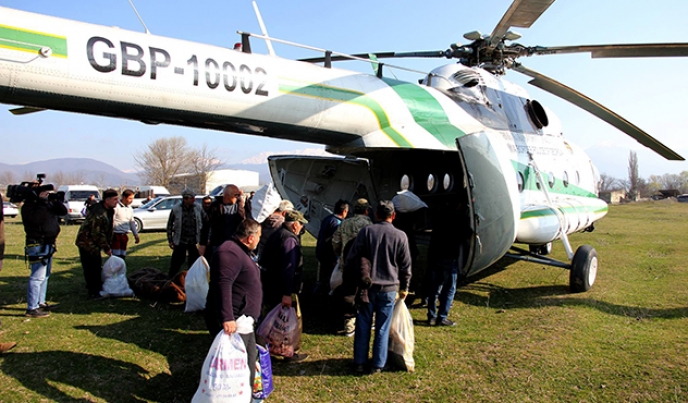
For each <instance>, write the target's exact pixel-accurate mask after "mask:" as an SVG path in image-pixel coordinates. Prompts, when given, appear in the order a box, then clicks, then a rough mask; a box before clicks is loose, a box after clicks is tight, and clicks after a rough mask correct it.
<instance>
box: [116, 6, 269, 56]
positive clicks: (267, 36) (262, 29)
mask: <svg viewBox="0 0 688 403" xmlns="http://www.w3.org/2000/svg"><path fill="white" fill-rule="evenodd" d="M130 1H131V0H130ZM252 3H253V10H255V12H256V18H258V25H260V30H261V31H262V32H263V36H264V37H266V38H269V37H270V35H268V30H267V29H265V24H264V23H263V17H261V16H260V11H258V4H257V3H256V2H255V1H253V2H252ZM265 44H266V45H267V46H268V53H269V54H270V56H275V50H274V49H273V48H272V42H270V40H269V39H265Z"/></svg>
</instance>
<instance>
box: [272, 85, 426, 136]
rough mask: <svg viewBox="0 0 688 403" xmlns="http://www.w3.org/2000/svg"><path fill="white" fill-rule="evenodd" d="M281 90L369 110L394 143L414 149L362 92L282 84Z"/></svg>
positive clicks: (384, 114)
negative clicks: (346, 103)
mask: <svg viewBox="0 0 688 403" xmlns="http://www.w3.org/2000/svg"><path fill="white" fill-rule="evenodd" d="M279 89H280V92H283V93H286V94H291V95H300V96H306V97H312V98H319V99H326V100H329V101H334V102H348V103H352V104H356V105H359V106H362V107H364V108H367V109H369V110H370V111H371V112H372V113H373V115H374V116H375V118H376V119H377V121H378V123H379V125H380V130H382V131H383V132H384V133H385V134H387V136H389V138H390V139H391V140H392V141H393V142H394V143H396V144H397V145H398V146H399V147H405V148H412V147H413V146H412V145H411V143H409V142H408V141H407V140H406V139H405V138H404V136H402V135H401V133H399V132H398V131H397V130H395V129H394V128H392V127H391V126H390V122H389V117H388V116H387V113H385V111H384V109H383V108H382V105H380V104H379V103H378V102H377V101H375V100H374V99H372V98H370V97H369V96H368V95H366V94H364V93H362V92H356V91H351V90H346V89H343V88H335V87H329V86H326V85H322V84H310V85H304V86H295V85H287V84H280V86H279Z"/></svg>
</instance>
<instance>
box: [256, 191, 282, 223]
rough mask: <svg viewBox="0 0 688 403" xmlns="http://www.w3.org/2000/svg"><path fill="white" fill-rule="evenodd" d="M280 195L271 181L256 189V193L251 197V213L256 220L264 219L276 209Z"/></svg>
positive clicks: (279, 201)
mask: <svg viewBox="0 0 688 403" xmlns="http://www.w3.org/2000/svg"><path fill="white" fill-rule="evenodd" d="M281 202H282V197H281V196H280V194H279V192H278V191H277V189H275V187H274V186H273V185H272V183H268V184H267V185H265V186H263V187H262V188H260V189H258V190H256V194H254V195H253V199H251V215H252V216H253V218H254V219H255V220H256V221H258V222H263V221H265V219H266V218H268V216H269V215H270V214H272V213H274V212H275V210H277V208H278V207H279V205H280V203H281Z"/></svg>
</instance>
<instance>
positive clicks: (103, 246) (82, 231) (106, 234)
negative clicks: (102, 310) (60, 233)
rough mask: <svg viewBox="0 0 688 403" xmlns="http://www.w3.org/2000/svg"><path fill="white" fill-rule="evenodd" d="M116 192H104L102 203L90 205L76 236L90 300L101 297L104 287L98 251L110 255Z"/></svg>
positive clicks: (101, 262) (116, 198) (111, 190)
mask: <svg viewBox="0 0 688 403" xmlns="http://www.w3.org/2000/svg"><path fill="white" fill-rule="evenodd" d="M117 202H118V197H117V191H116V190H114V189H107V190H106V191H104V192H103V200H102V201H101V202H99V203H96V204H94V205H93V206H91V209H90V210H89V213H88V215H87V216H86V220H85V221H84V223H83V224H81V228H79V233H77V235H76V246H78V247H79V257H81V266H82V267H83V269H84V279H85V280H86V289H87V290H88V297H89V298H90V299H97V298H100V291H101V289H102V288H103V281H102V279H101V271H102V267H103V260H102V258H101V256H100V252H101V251H103V252H104V253H105V254H106V255H108V256H112V249H111V248H110V242H111V241H112V228H113V216H114V214H115V206H116V205H117Z"/></svg>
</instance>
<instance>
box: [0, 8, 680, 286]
mask: <svg viewBox="0 0 688 403" xmlns="http://www.w3.org/2000/svg"><path fill="white" fill-rule="evenodd" d="M553 2H554V0H515V1H514V2H513V3H512V4H511V6H510V7H509V9H508V10H507V11H506V13H505V14H504V16H503V17H502V19H501V20H500V21H499V23H498V24H497V26H496V27H495V28H494V29H493V30H492V31H491V33H490V34H482V33H480V32H478V31H472V32H469V33H467V34H465V35H464V37H465V39H466V40H468V41H469V42H468V43H466V44H463V45H461V44H453V45H450V46H448V47H447V48H446V49H439V50H432V51H426V50H424V51H417V52H375V53H356V54H344V53H341V52H336V51H333V50H329V49H319V48H314V47H309V46H307V45H300V44H295V43H291V42H288V41H284V40H280V39H277V38H272V37H269V36H268V35H266V33H263V34H252V33H247V32H240V35H241V45H240V46H239V47H237V48H235V49H229V48H223V47H218V46H210V45H204V44H200V43H193V42H188V41H184V40H179V39H172V38H166V37H162V36H156V35H152V34H150V33H139V32H133V31H128V30H123V29H119V28H116V27H105V26H100V25H93V24H88V23H82V22H77V21H71V20H66V19H61V18H56V17H50V16H46V15H42V14H36V13H29V12H24V11H19V10H13V9H9V8H3V7H0V27H1V29H0V102H1V103H6V104H13V105H18V106H19V107H18V108H15V109H13V110H12V112H13V113H14V114H15V115H22V114H29V113H33V112H37V111H41V110H45V109H52V110H60V111H67V112H77V113H86V114H92V115H99V116H109V117H115V118H124V119H131V120H137V121H141V122H143V123H146V124H172V125H181V126H191V127H198V128H205V129H211V130H219V131H226V132H235V133H244V134H249V135H256V136H266V137H274V138H281V139H292V140H298V141H303V142H312V143H317V144H323V145H325V146H326V148H327V151H329V152H331V153H333V154H337V155H339V156H340V157H339V158H323V157H320V158H315V157H313V158H308V157H303V156H298V157H295V156H293V157H288V156H287V157H285V156H280V157H271V158H270V160H269V164H270V171H271V174H272V178H273V181H274V183H275V186H276V187H277V188H278V190H279V191H280V193H281V195H282V196H283V197H285V198H288V199H290V200H292V201H295V204H296V205H297V208H299V209H301V210H302V211H304V212H305V213H306V215H307V217H308V218H309V224H308V226H307V229H308V230H309V231H310V232H311V233H317V231H318V229H319V222H320V219H321V218H323V217H324V216H325V215H327V214H329V212H330V211H331V209H332V206H333V205H334V203H335V202H336V201H337V200H338V199H341V198H343V199H348V200H356V199H357V198H359V197H365V198H367V199H368V200H369V201H370V202H371V203H375V202H377V201H379V200H383V199H391V198H392V197H394V196H395V195H397V193H398V192H400V191H411V192H413V193H414V194H416V195H417V196H418V197H419V198H420V199H421V200H422V201H423V202H424V203H425V204H426V205H427V206H428V209H429V210H430V211H437V210H440V211H444V210H443V209H446V214H450V213H451V212H452V210H451V206H454V205H462V206H464V208H465V209H466V214H467V216H468V217H469V226H470V231H468V234H469V235H467V236H466V237H465V239H461V240H460V242H461V244H462V245H465V247H466V248H467V250H468V253H467V254H465V255H464V256H463V257H462V262H460V265H459V266H460V267H461V273H460V274H461V275H462V276H466V277H468V276H472V275H475V274H477V273H479V272H481V271H483V270H485V269H486V268H488V267H490V266H491V265H492V264H494V263H495V262H497V261H498V260H499V259H501V258H502V257H504V256H509V257H513V258H517V259H522V260H527V261H533V262H537V263H542V264H547V265H551V266H555V267H562V268H565V269H569V270H570V278H569V285H570V288H571V291H573V292H581V291H587V290H589V289H590V287H591V286H592V285H593V283H594V281H595V278H596V275H597V270H598V257H597V253H596V251H595V249H594V248H593V247H592V246H590V245H582V246H580V247H578V248H577V249H576V250H575V251H574V250H573V248H572V246H571V244H570V242H569V241H568V235H569V234H571V233H574V232H579V231H592V230H593V229H594V224H595V222H597V221H598V220H600V219H601V218H602V217H604V215H605V214H606V213H607V211H608V207H607V205H606V203H604V202H603V201H602V200H600V199H599V198H598V197H597V196H598V191H599V189H598V182H599V173H598V172H597V169H596V168H595V167H594V165H593V164H592V162H591V160H590V158H588V156H587V155H586V154H585V153H584V152H583V150H582V149H580V147H577V146H576V145H575V144H573V143H571V142H570V141H568V140H567V139H566V138H564V136H563V134H562V133H563V129H562V124H561V122H560V121H559V119H558V118H557V116H556V115H555V114H554V112H552V111H551V110H550V109H549V108H548V107H547V106H545V105H543V104H541V103H540V102H538V101H537V100H535V99H533V98H531V97H530V96H529V94H528V93H527V92H526V90H525V89H524V88H522V87H520V86H518V85H516V84H513V83H511V82H509V81H507V80H506V79H505V78H504V77H505V73H506V72H507V71H514V72H518V73H521V74H524V75H526V76H528V77H530V78H532V80H531V82H530V83H531V84H533V85H535V86H537V87H539V88H541V89H543V90H545V91H547V92H550V93H552V94H554V95H556V96H558V97H561V98H564V99H565V100H567V101H569V102H571V103H573V104H574V105H576V106H578V107H581V108H583V109H585V110H586V111H588V112H590V113H592V114H593V115H595V116H597V117H598V118H600V119H602V120H604V121H606V122H607V123H610V124H611V125H613V126H615V127H616V128H618V129H619V130H621V131H622V132H624V133H626V134H628V135H629V136H631V137H632V138H634V139H636V140H637V141H638V142H640V143H641V144H643V145H644V146H646V147H648V148H650V149H652V150H654V151H655V152H657V153H658V154H660V155H661V156H663V157H665V158H667V159H670V160H683V158H682V157H681V156H680V155H678V154H677V153H675V152H674V151H672V150H671V149H670V148H669V147H667V146H665V145H664V144H662V143H661V142H659V141H658V140H656V139H654V138H653V137H652V136H650V135H649V134H647V133H645V132H644V131H642V130H641V129H640V128H638V127H636V126H635V125H633V124H632V123H630V122H629V121H627V120H626V119H624V118H622V117H621V116H619V115H618V114H616V113H614V112H613V111H611V110H609V109H608V108H606V107H604V106H602V105H601V104H599V103H597V102H596V101H594V100H592V99H590V98H588V97H586V96H585V95H583V94H581V93H579V92H578V91H576V90H574V89H572V88H569V87H567V86H565V85H564V84H561V83H559V82H557V81H555V80H553V79H551V78H550V77H548V76H545V75H543V74H541V73H539V72H536V71H534V70H532V69H529V68H527V67H525V66H524V65H523V64H521V62H520V61H519V59H521V58H523V57H531V56H538V55H556V54H564V53H580V52H586V53H591V54H593V55H594V56H595V57H650V56H652V57H665V56H686V55H688V44H681V43H674V44H637V45H591V46H561V47H541V46H525V45H521V44H520V43H519V42H516V41H517V40H519V39H520V36H519V34H516V33H515V32H513V31H511V30H510V28H511V27H521V28H528V27H530V26H531V25H532V24H533V23H535V21H537V20H538V19H539V18H540V16H541V15H542V14H543V13H544V12H545V11H546V10H547V8H548V7H549V6H550V5H551V4H552V3H553ZM252 39H253V40H265V41H269V42H274V43H280V42H281V43H283V44H286V45H290V46H297V47H301V48H304V49H309V50H311V51H315V52H318V53H319V54H320V55H319V56H318V57H315V58H307V59H300V60H287V59H282V58H279V57H276V56H274V55H273V54H268V55H263V54H257V53H254V52H252V46H251V45H252ZM419 57H420V58H440V59H448V60H449V61H450V62H449V64H446V65H443V66H441V67H438V68H436V69H434V70H432V71H430V72H422V71H413V70H410V71H411V72H413V73H416V74H418V75H419V76H420V77H421V78H420V79H419V81H418V82H417V83H415V82H414V83H412V82H404V81H401V80H398V79H395V78H392V77H390V76H388V75H387V73H388V72H389V71H390V70H395V69H397V70H404V67H403V66H397V65H396V64H392V63H387V62H382V61H380V60H381V59H398V58H419ZM351 61H358V62H365V63H368V64H370V65H371V66H372V67H373V69H374V71H373V73H372V74H366V73H361V72H358V71H352V70H346V69H343V68H340V67H339V65H336V64H337V63H340V62H342V63H343V62H351ZM406 70H409V69H406ZM448 206H450V207H448ZM421 221H425V224H428V225H426V226H428V227H431V223H428V222H427V221H428V220H427V217H426V218H425V219H424V218H423V217H421ZM419 227H423V225H419ZM557 240H561V241H562V243H563V245H564V249H565V250H566V254H567V257H568V261H557V260H554V259H551V258H549V257H547V255H548V253H549V251H551V245H552V242H554V241H557ZM515 243H516V244H526V245H528V250H524V249H521V248H519V247H517V246H515V245H514V244H515ZM457 247H458V245H457Z"/></svg>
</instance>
